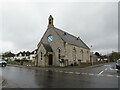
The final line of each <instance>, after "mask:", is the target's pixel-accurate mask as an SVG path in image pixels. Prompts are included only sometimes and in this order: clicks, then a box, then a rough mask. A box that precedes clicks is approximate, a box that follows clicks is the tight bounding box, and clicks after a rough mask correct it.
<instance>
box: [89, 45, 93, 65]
mask: <svg viewBox="0 0 120 90" xmlns="http://www.w3.org/2000/svg"><path fill="white" fill-rule="evenodd" d="M90 47H91V52H92V47H93V46H92V45H91V46H90ZM91 55H92V58H91V64H92V65H93V52H92V54H91Z"/></svg>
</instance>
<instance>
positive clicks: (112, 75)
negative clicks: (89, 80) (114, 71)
mask: <svg viewBox="0 0 120 90" xmlns="http://www.w3.org/2000/svg"><path fill="white" fill-rule="evenodd" d="M106 76H108V77H113V76H114V75H106Z"/></svg>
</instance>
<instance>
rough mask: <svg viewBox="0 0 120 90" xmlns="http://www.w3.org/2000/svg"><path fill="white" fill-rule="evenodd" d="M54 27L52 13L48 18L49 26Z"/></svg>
mask: <svg viewBox="0 0 120 90" xmlns="http://www.w3.org/2000/svg"><path fill="white" fill-rule="evenodd" d="M52 27H54V25H53V17H52V15H50V16H49V18H48V28H52Z"/></svg>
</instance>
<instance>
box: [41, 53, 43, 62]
mask: <svg viewBox="0 0 120 90" xmlns="http://www.w3.org/2000/svg"><path fill="white" fill-rule="evenodd" d="M42 57H43V53H42V52H41V60H42Z"/></svg>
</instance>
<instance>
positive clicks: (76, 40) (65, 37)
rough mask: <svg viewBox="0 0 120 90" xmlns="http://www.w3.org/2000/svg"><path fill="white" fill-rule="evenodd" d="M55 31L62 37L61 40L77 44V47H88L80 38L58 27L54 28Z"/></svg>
mask: <svg viewBox="0 0 120 90" xmlns="http://www.w3.org/2000/svg"><path fill="white" fill-rule="evenodd" d="M54 30H55V31H56V33H57V34H58V35H59V36H60V37H61V38H62V40H63V41H65V42H67V43H69V44H72V45H75V46H78V47H83V48H86V49H90V48H89V47H88V46H87V45H86V44H85V43H84V42H83V41H82V40H81V39H80V38H77V37H75V36H73V35H71V34H69V33H67V32H64V31H62V30H60V29H58V28H54Z"/></svg>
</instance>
